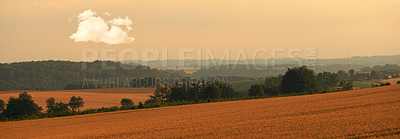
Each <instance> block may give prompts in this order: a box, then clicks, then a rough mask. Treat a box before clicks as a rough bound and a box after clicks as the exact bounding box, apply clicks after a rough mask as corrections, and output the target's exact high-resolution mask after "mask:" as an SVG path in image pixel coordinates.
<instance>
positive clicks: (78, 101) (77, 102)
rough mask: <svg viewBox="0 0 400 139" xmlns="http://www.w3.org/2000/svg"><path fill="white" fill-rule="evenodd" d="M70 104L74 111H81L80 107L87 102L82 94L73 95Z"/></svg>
mask: <svg viewBox="0 0 400 139" xmlns="http://www.w3.org/2000/svg"><path fill="white" fill-rule="evenodd" d="M68 104H69V107H71V109H72V111H76V110H78V111H79V108H81V107H84V105H83V104H85V102H83V98H81V97H80V96H78V97H75V96H72V97H71V99H70V100H69V103H68Z"/></svg>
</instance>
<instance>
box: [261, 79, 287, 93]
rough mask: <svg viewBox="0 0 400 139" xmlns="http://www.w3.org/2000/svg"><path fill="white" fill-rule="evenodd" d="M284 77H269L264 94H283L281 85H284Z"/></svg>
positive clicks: (265, 83) (266, 80)
mask: <svg viewBox="0 0 400 139" xmlns="http://www.w3.org/2000/svg"><path fill="white" fill-rule="evenodd" d="M282 78H283V76H282V75H279V76H278V77H267V78H265V82H264V86H265V90H264V93H265V94H266V95H270V96H272V95H278V94H280V93H281V84H282Z"/></svg>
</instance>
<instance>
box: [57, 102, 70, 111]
mask: <svg viewBox="0 0 400 139" xmlns="http://www.w3.org/2000/svg"><path fill="white" fill-rule="evenodd" d="M68 111H70V109H69V108H68V104H67V103H64V102H57V103H56V104H55V107H54V113H64V112H68Z"/></svg>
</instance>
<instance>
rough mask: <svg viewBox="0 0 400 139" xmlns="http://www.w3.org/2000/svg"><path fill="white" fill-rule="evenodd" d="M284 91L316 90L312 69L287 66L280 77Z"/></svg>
mask: <svg viewBox="0 0 400 139" xmlns="http://www.w3.org/2000/svg"><path fill="white" fill-rule="evenodd" d="M281 90H282V92H284V93H301V92H307V93H313V92H317V90H318V84H317V78H316V76H315V74H314V71H313V70H311V69H308V68H307V67H305V66H302V67H295V68H289V69H288V71H287V72H286V73H285V75H284V76H283V78H282V85H281Z"/></svg>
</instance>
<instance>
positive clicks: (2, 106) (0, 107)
mask: <svg viewBox="0 0 400 139" xmlns="http://www.w3.org/2000/svg"><path fill="white" fill-rule="evenodd" d="M5 106H6V103H5V102H4V101H3V100H1V99H0V111H4V107H5Z"/></svg>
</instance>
